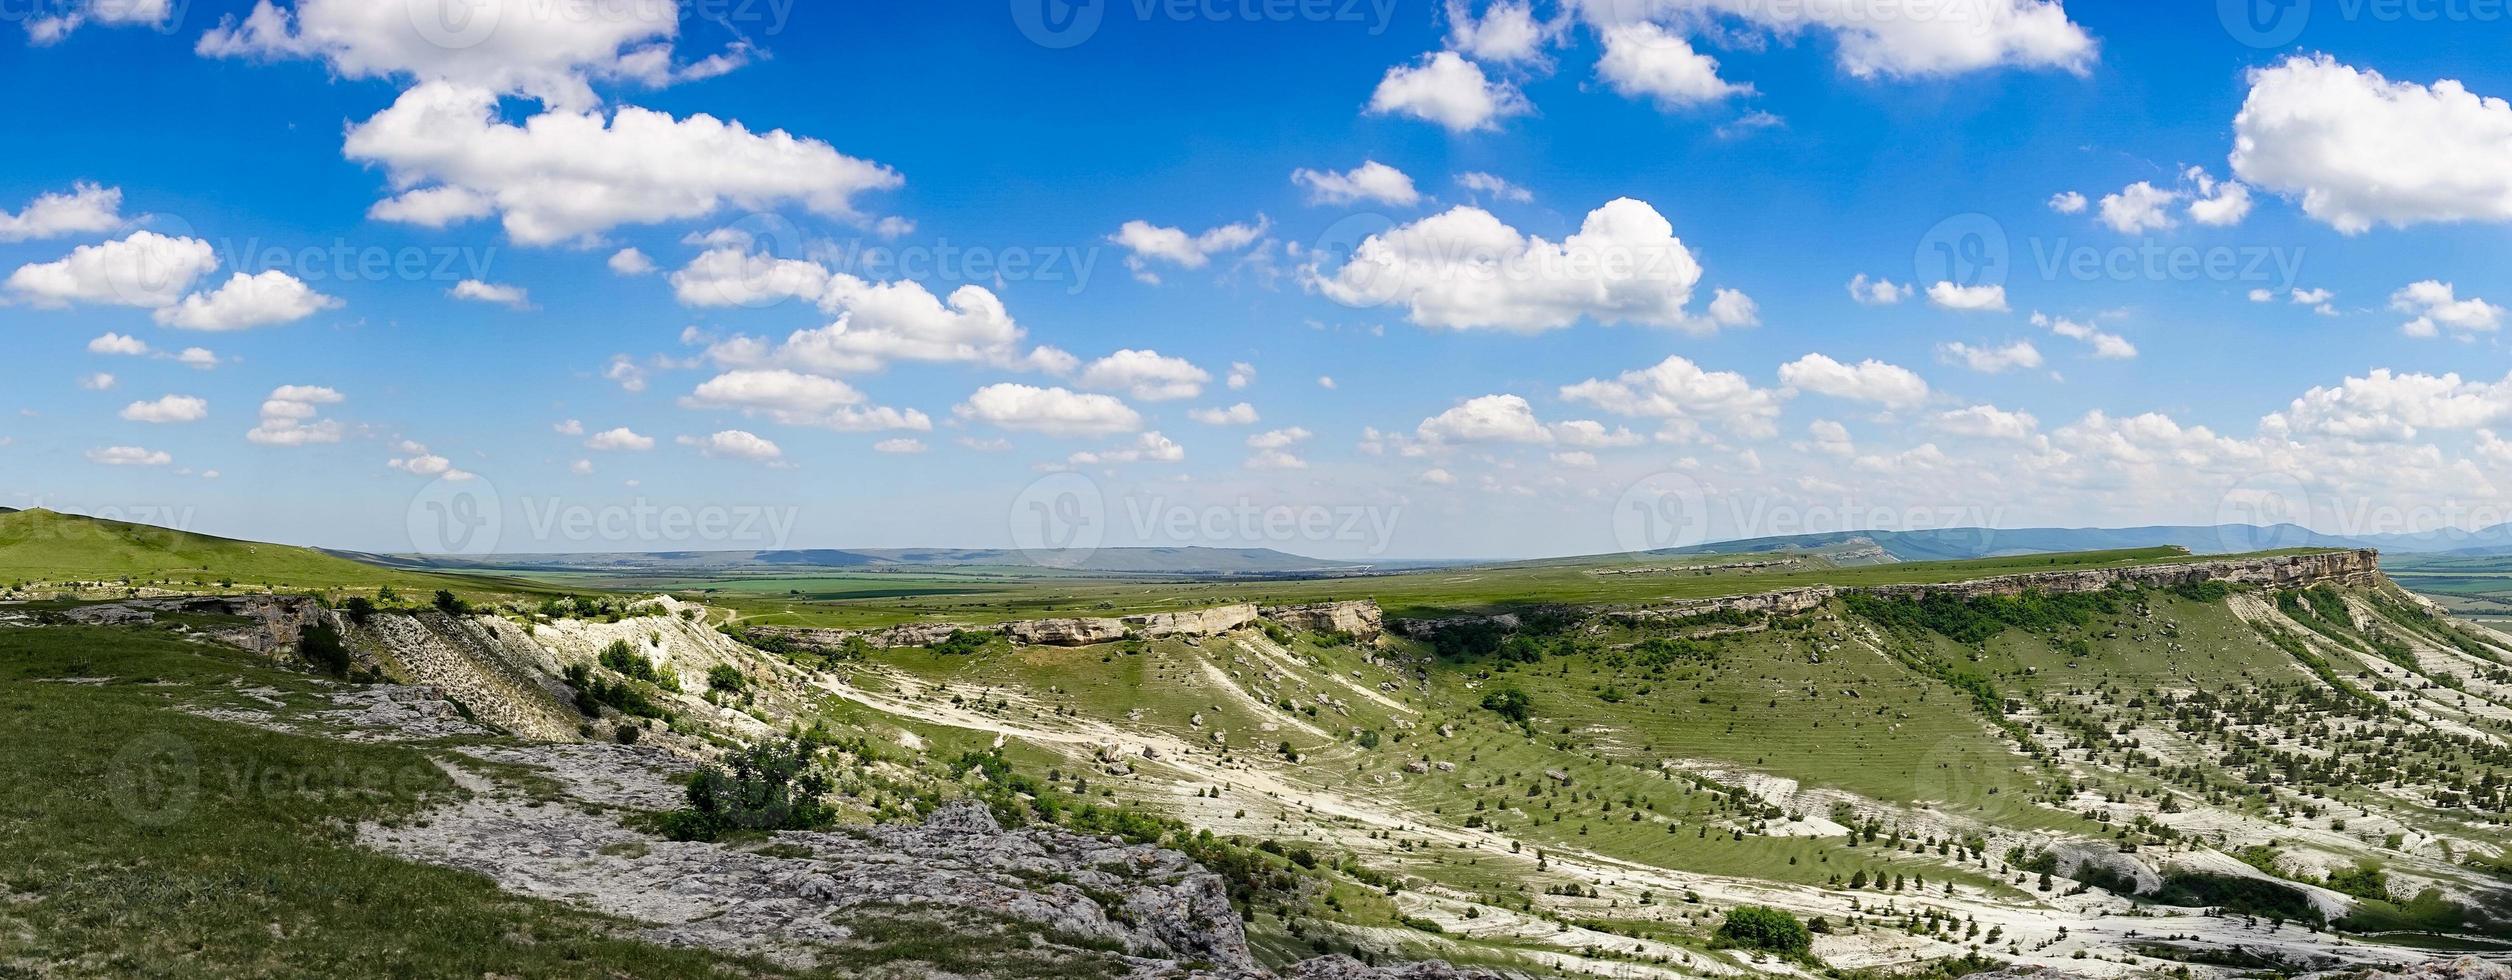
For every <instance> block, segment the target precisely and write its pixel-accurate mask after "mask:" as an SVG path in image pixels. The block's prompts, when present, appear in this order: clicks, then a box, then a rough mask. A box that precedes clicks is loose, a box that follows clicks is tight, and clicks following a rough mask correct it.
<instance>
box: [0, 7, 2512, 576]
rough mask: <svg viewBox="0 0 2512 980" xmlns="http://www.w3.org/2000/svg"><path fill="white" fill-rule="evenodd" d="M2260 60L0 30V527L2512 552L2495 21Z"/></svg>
mask: <svg viewBox="0 0 2512 980" xmlns="http://www.w3.org/2000/svg"><path fill="white" fill-rule="evenodd" d="M1050 5H1052V9H1051V8H1050ZM2259 11H2260V16H2261V17H2262V18H2263V19H2261V20H2259V21H2256V23H2260V24H2266V25H2268V27H2267V29H2266V31H2265V33H2262V32H2261V31H2260V30H2259V29H2256V28H2254V27H2252V26H2251V25H2252V24H2253V23H2254V22H2253V21H2252V20H2250V19H2249V17H2248V14H2247V12H2246V11H2245V9H2244V2H2238V0H2237V2H2231V3H2227V4H2222V5H2217V4H2169V5H2165V4H2111V5H2102V6H2091V5H2084V4H2070V5H2067V6H2064V7H2062V6H2061V5H2059V4H2057V3H2039V2H2034V0H1965V2H1960V3H1954V2H1947V3H1932V2H1910V3H1888V2H1884V0H1806V2H1803V3H1745V2H1743V0H1594V2H1589V0H1580V2H1576V3H1551V2H1536V3H1533V4H1532V5H1531V6H1530V5H1524V4H1518V3H1514V2H1503V3H1499V4H1466V5H1446V4H1426V3H1423V2H1420V0H1378V3H1377V5H1372V4H1370V3H1352V4H1345V3H1340V2H1336V3H1309V4H1294V3H1274V4H1270V5H1266V4H1253V3H1249V4H1242V3H1238V2H1235V0H1234V2H1230V3H1217V2H1216V3H1197V4H1165V3H1164V4H1153V3H1150V2H1149V0H1106V2H1103V3H1100V4H1096V5H1088V4H1085V5H1079V6H1069V5H1066V4H1064V3H1063V2H1062V0H1012V2H1011V3H1009V4H1006V3H1000V2H977V3H969V4H938V5H894V4H863V5H856V4H846V5H802V4H780V3H772V2H768V0H759V2H755V3H754V2H747V0H717V2H707V3H688V4H681V5H678V6H677V7H675V5H674V4H672V3H668V2H663V0H583V2H571V0H509V2H488V0H387V2H382V3H365V2H360V3H348V2H344V0H293V2H289V3H277V4H272V3H263V4H259V5H252V4H245V3H224V2H207V0H196V2H191V3H188V4H186V3H183V2H180V0H43V2H39V3H35V4H31V5H15V6H12V7H11V8H10V10H9V11H8V13H9V16H10V19H11V20H12V21H13V23H12V24H10V25H7V26H8V27H9V29H10V30H11V31H12V32H13V34H14V36H11V37H9V38H8V39H7V43H8V44H10V45H12V51H11V55H10V57H8V58H6V59H0V82H5V83H6V84H8V85H9V86H10V87H11V88H12V89H13V90H16V91H20V92H26V93H45V94H44V95H43V97H40V98H33V97H30V98H26V99H21V100H19V102H18V104H17V105H16V106H15V107H14V110H13V115H14V118H13V119H12V121H11V124H10V125H11V128H12V130H13V132H14V133H15V134H16V135H17V138H16V139H13V140H12V141H11V143H12V147H11V153H10V154H9V155H8V157H7V159H6V160H5V161H0V330H4V331H7V333H8V335H9V336H10V337H11V338H12V341H13V343H12V345H11V349H12V350H14V351H16V352H18V356H15V357H10V358H6V359H0V392H5V393H6V394H7V399H6V400H7V401H9V402H13V403H14V405H10V406H5V407H8V408H14V409H15V411H14V412H13V413H12V414H11V415H10V416H8V417H6V418H0V439H6V440H7V441H6V442H5V443H0V505H7V506H30V505H43V506H50V507H55V508H58V509H63V510H70V511H78V512H89V513H99V514H105V515H109V516H123V517H131V518H136V519H143V520H152V521H155V522H158V523H174V524H180V525H182V526H185V527H187V528H191V529H194V530H201V531H206V532H210V533H221V534H230V535H237V536H246V537H255V538H263V539H275V540H283V541H289V542H297V543H312V544H323V545H331V546H339V547H349V548H360V549H372V550H391V551H406V550H414V549H424V550H481V549H486V548H495V549H497V550H507V551H522V550H600V549H630V548H637V549H643V548H716V547H721V548H752V547H781V546H909V545H953V546H990V547H1002V546H1022V547H1038V546H1044V545H1049V544H1068V543H1077V544H1104V545H1122V544H1168V545H1223V546H1233V545H1243V546H1270V547H1278V548H1283V549H1285V550H1291V551H1298V552H1303V553H1309V554H1319V555H1332V556H1338V557H1371V556H1378V557H1415V556H1421V557H1429V556H1443V557H1444V556H1508V555H1535V554H1564V553H1579V552H1595V551H1608V550H1615V549H1622V548H1642V547H1663V546H1668V545H1673V544H1683V543H1692V542H1694V541H1697V540H1700V539H1704V538H1723V537H1729V536H1737V535H1745V534H1758V533H1780V532H1788V531H1795V530H1830V529H1838V528H1843V527H1870V526H1875V527H1895V526H1914V525H1916V526H1932V525H1946V524H1966V525H1967V524H1990V525H2006V526H2016V525H2028V524H2045V523H2057V524H2103V525H2119V524H2127V523H2144V522H2175V523H2181V522H2186V523H2212V522H2216V521H2220V520H2232V521H2251V520H2272V519H2293V520H2297V521H2300V522H2302V523H2306V524H2311V525H2313V526H2316V527H2319V528H2321V529H2323V530H2330V531H2340V532H2346V531H2355V532H2377V531H2392V530H2415V529H2423V528H2428V527H2434V526H2441V525H2457V526H2474V525H2481V524H2490V523H2494V522H2496V521H2499V520H2503V519H2505V518H2506V517H2512V515H2507V514H2502V513H2499V512H2497V509H2496V508H2497V507H2498V506H2499V505H2495V504H2492V503H2491V501H2494V500H2499V499H2501V498H2502V494H2501V493H2499V492H2498V490H2497V487H2496V486H2495V483H2494V480H2495V478H2496V476H2497V474H2499V473H2502V472H2504V470H2505V469H2506V467H2508V466H2512V444H2507V443H2505V442H2504V441H2503V440H2502V439H2501V438H2499V437H2498V436H2497V435H2496V430H2497V428H2498V427H2499V426H2501V425H2504V424H2506V423H2507V420H2512V381H2507V379H2506V376H2505V370H2506V365H2504V364H2503V347H2502V343H2501V340H2500V326H2501V323H2500V321H2501V319H2502V309H2501V307H2500V306H2499V305H2498V304H2499V303H2500V302H2506V301H2512V300H2506V299H2505V297H2507V296H2512V281H2507V275H2506V272H2505V269H2504V267H2503V264H2502V262H2501V260H2500V258H2499V256H2500V255H2501V254H2502V251H2503V248H2502V247H2503V245H2504V244H2505V242H2504V237H2505V223H2506V222H2507V221H2512V107H2508V106H2506V105H2505V104H2504V103H2503V102H2501V101H2500V99H2501V97H2503V96H2505V95H2512V77H2508V76H2512V66H2507V65H2506V64H2505V63H2504V61H2503V59H2502V58H2500V57H2499V51H2500V50H2501V47H2502V44H2503V42H2504V40H2505V39H2506V37H2507V36H2512V24H2506V23H2504V22H2503V20H2502V19H2501V18H2502V16H2504V15H2502V14H2500V13H2499V12H2496V11H2492V10H2490V9H2489V8H2485V7H2482V6H2466V5H2446V4H2442V3H2440V2H2438V0H2436V2H2434V3H2429V4H2396V5H2388V6H2384V5H2378V4H2363V3H2351V2H2350V3H2340V2H2335V0H2330V2H2321V3H2301V2H2300V0H2296V2H2295V3H2294V4H2289V5H2285V6H2274V5H2263V6H2261V7H2260V8H2259ZM1049 14H1053V15H1055V18H1054V19H1053V20H1052V23H1057V24H1068V25H1072V26H1073V29H1072V31H1071V32H1069V33H1063V34H1055V33H1051V32H1049V31H1047V30H1046V29H1044V28H1042V27H1041V25H1043V24H1047V23H1050V21H1049V20H1045V19H1042V17H1045V16H1047V15H1049ZM1067 14H1071V15H1077V16H1078V17H1079V19H1077V20H1069V21H1068V20H1066V19H1064V15H1067ZM451 15H461V16H451ZM1251 15H1253V16H1252V19H1251ZM1041 40H1044V41H1045V42H1047V43H1040V42H1041ZM736 125H737V126H738V128H733V127H734V126H736ZM2193 168H2194V170H2193ZM1303 175H1304V176H1303ZM1469 179H1470V180H1473V181H1479V182H1482V183H1480V184H1478V185H1476V186H1469V185H1468V183H1467V181H1468V180H1469ZM1494 180H1496V181H1499V182H1502V183H1492V182H1491V181H1494ZM2071 201H2074V202H2077V203H2069V202H2071ZM1583 227H1584V228H1586V229H1588V230H1587V231H1586V232H1584V233H1583ZM628 250H634V251H633V253H629V252H628ZM1949 255H1950V256H1952V257H1953V261H1952V262H1951V264H1948V262H1947V261H1946V260H1945V258H1944V257H1945V256H1949ZM638 258H641V259H642V260H643V261H642V262H639V261H634V259H638ZM883 258H886V259H890V260H893V261H890V262H881V261H875V260H876V259H883ZM648 266H650V267H651V268H650V269H649V268H647V267H648ZM239 277H241V278H239ZM1859 277H1864V279H1863V288H1861V289H1853V287H1852V282H1853V280H1855V279H1858V278H1859ZM1879 282H1880V283H1887V284H1890V285H1889V286H1888V287H1883V288H1879V287H1877V286H1876V284H1877V283H1879ZM1990 287H1995V288H1994V289H1992V288H1990ZM194 348H198V349H199V350H200V351H205V352H207V354H206V355H203V354H199V353H194V354H191V355H190V356H189V357H188V358H187V357H186V356H185V354H186V352H187V351H190V350H192V349H194ZM108 375H109V376H110V380H109V381H108V380H107V379H106V378H105V377H103V376H108ZM1329 378H1330V379H1331V380H1332V386H1331V387H1328V386H1327V385H1326V383H1325V381H1324V380H1323V379H1329ZM1234 381H1236V382H1237V383H1236V384H1233V382H1234ZM1239 405H1245V406H1246V408H1245V409H1239V410H1237V411H1235V412H1233V411H1230V410H1231V409H1233V408H1234V407H1235V406H1239ZM1249 416H1253V418H1252V420H1251V419H1250V418H1249ZM622 430H624V431H622ZM449 504H458V505H459V507H460V512H461V513H463V514H466V515H471V516H470V520H471V521H472V523H474V524H478V523H480V522H481V520H482V519H481V518H479V517H478V516H477V515H479V514H481V513H493V514H495V515H497V516H498V518H499V520H498V521H497V522H496V526H495V527H494V528H493V529H490V530H491V532H492V533H484V534H464V535H451V536H449V533H448V532H447V530H446V528H448V527H450V526H451V525H447V524H445V523H444V517H443V515H445V514H449V513H454V512H455V511H454V509H453V508H452V507H450V506H449ZM1042 521H1043V522H1045V523H1043V524H1042V523H1041V522H1042Z"/></svg>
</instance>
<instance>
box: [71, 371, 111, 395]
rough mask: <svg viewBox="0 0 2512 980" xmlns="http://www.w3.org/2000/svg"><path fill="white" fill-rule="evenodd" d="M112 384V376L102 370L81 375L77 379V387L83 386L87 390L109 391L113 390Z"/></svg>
mask: <svg viewBox="0 0 2512 980" xmlns="http://www.w3.org/2000/svg"><path fill="white" fill-rule="evenodd" d="M114 384H115V379H114V376H113V375H110V374H106V373H105V372H103V371H98V372H96V373H94V374H89V375H83V376H81V377H80V378H79V379H78V385H79V387H81V388H85V389H87V390H89V391H111V390H113V386H114Z"/></svg>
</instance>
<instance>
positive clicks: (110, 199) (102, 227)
mask: <svg viewBox="0 0 2512 980" xmlns="http://www.w3.org/2000/svg"><path fill="white" fill-rule="evenodd" d="M122 225H123V221H122V189H121V188H119V187H102V186H98V185H96V184H91V183H88V182H86V181H80V182H78V183H76V184H72V185H70V192H69V193H67V194H62V193H50V194H42V195H38V196H37V197H36V198H35V199H34V200H33V201H31V202H29V203H28V204H27V205H26V207H25V208H24V209H23V210H20V211H19V212H18V213H16V214H10V213H8V212H6V211H0V242H26V241H33V240H35V239H38V238H58V237H60V236H62V235H79V234H92V233H97V232H107V231H113V230H114V229H117V228H120V227H122Z"/></svg>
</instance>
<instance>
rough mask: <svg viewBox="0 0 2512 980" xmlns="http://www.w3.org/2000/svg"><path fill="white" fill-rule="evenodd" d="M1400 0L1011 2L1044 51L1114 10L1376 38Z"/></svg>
mask: <svg viewBox="0 0 2512 980" xmlns="http://www.w3.org/2000/svg"><path fill="white" fill-rule="evenodd" d="M1396 3H1397V0H1011V9H1012V24H1013V26H1015V27H1018V28H1019V29H1020V32H1021V35H1022V36H1024V37H1027V38H1029V40H1030V42H1031V43H1033V44H1036V45H1038V46H1039V47H1042V48H1070V47H1073V46H1076V45H1079V44H1081V43H1082V42H1084V41H1088V40H1090V39H1091V37H1092V36H1093V35H1096V34H1098V33H1099V27H1100V25H1101V24H1103V23H1105V22H1106V21H1107V18H1108V12H1109V10H1110V9H1111V8H1113V9H1115V10H1117V11H1118V12H1119V13H1121V14H1131V15H1132V16H1133V18H1134V19H1135V20H1136V21H1138V22H1142V23H1152V22H1155V21H1159V22H1167V23H1172V24H1196V23H1201V24H1300V23H1306V24H1354V25H1359V26H1361V27H1362V28H1363V29H1364V30H1366V31H1367V32H1368V33H1369V35H1370V36H1371V37H1376V36H1378V35H1380V34H1384V33H1386V32H1387V28H1388V27H1389V26H1390V25H1392V24H1393V23H1394V21H1395V11H1396Z"/></svg>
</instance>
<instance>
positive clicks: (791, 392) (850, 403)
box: [681, 368, 933, 432]
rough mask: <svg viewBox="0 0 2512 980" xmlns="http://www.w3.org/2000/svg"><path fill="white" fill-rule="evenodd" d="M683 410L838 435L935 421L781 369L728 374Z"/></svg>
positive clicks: (704, 386) (836, 383)
mask: <svg viewBox="0 0 2512 980" xmlns="http://www.w3.org/2000/svg"><path fill="white" fill-rule="evenodd" d="M681 404H682V405H684V406H687V407H690V408H729V409H734V410H737V411H740V412H742V413H743V414H755V415H763V416H766V417H767V418H770V419H773V420H775V421H776V422H778V423H781V424H784V425H801V426H813V427H817V428H823V429H833V430H836V431H839V432H880V431H887V430H897V429H904V430H910V431H916V432H923V431H927V430H930V429H932V428H933V420H932V419H930V418H928V417H926V415H925V413H923V412H919V411H916V410H915V409H912V408H911V409H903V410H902V409H896V408H889V407H887V406H881V405H872V404H868V399H866V398H865V396H864V394H863V392H860V391H857V390H855V387H854V386H853V385H849V384H847V383H846V382H843V381H840V380H837V379H836V378H827V377H821V376H819V375H815V374H803V373H800V372H796V371H788V370H785V369H782V368H771V369H754V370H740V371H727V372H725V373H723V374H719V375H716V376H715V377H712V378H709V379H707V380H706V381H705V382H702V383H700V384H699V385H698V387H697V389H696V390H694V391H691V392H690V393H689V396H688V397H687V398H683V399H681Z"/></svg>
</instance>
